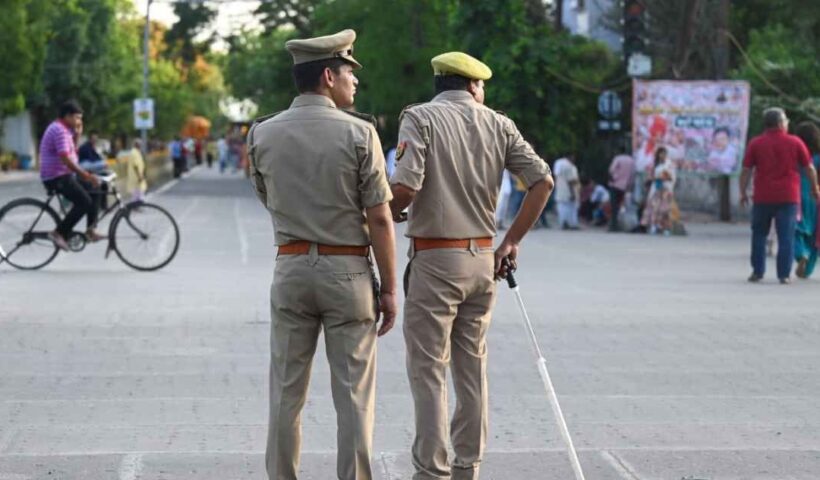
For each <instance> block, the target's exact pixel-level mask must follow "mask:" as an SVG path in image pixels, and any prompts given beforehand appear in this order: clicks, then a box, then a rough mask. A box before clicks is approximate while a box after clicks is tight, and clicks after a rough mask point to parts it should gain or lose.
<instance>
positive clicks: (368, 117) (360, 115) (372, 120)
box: [339, 108, 378, 127]
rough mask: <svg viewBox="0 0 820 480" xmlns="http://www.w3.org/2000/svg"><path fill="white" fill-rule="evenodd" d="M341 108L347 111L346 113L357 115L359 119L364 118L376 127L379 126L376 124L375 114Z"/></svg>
mask: <svg viewBox="0 0 820 480" xmlns="http://www.w3.org/2000/svg"><path fill="white" fill-rule="evenodd" d="M339 110H341V111H343V112H345V113H346V114H348V115H350V116H352V117H356V118H358V119H359V120H364V121H365V122H367V123H370V124H371V125H373V126H374V127H377V126H378V125H377V124H376V117H374V116H373V115H370V114H369V113H362V112H354V111H353V110H345V109H344V108H340V109H339Z"/></svg>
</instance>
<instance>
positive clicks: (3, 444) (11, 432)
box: [0, 428, 17, 455]
mask: <svg viewBox="0 0 820 480" xmlns="http://www.w3.org/2000/svg"><path fill="white" fill-rule="evenodd" d="M16 434H17V429H16V428H9V429H8V430H6V433H4V434H3V436H2V437H0V455H2V453H3V452H5V451H6V450H7V449H8V448H9V446H10V445H11V440H12V439H13V438H14V436H15V435H16Z"/></svg>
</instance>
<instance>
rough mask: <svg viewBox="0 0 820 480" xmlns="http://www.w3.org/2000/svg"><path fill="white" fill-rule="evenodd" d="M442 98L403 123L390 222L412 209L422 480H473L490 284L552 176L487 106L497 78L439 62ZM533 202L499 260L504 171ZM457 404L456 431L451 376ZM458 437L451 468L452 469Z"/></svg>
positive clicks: (514, 250) (415, 388) (411, 316)
mask: <svg viewBox="0 0 820 480" xmlns="http://www.w3.org/2000/svg"><path fill="white" fill-rule="evenodd" d="M432 66H433V71H434V74H435V87H436V92H437V94H436V96H435V97H434V98H433V99H432V100H431V101H430V102H427V103H424V104H420V105H415V106H410V107H407V108H406V109H405V110H404V112H403V113H402V115H401V118H400V127H399V139H398V140H399V147H398V148H399V150H398V153H397V154H396V160H397V165H396V173H395V174H394V175H393V177H392V178H391V180H390V182H391V185H392V189H393V195H394V199H393V201H392V202H391V204H390V207H391V210H392V211H393V217H394V219H396V220H397V221H402V220H403V219H404V218H405V216H404V215H403V213H402V212H403V210H404V209H405V208H406V207H407V206H410V210H409V216H408V217H407V220H408V225H407V236H408V237H410V239H411V242H410V245H411V247H410V263H409V265H408V267H407V268H408V270H407V272H406V273H405V294H406V298H405V304H404V339H405V344H406V347H407V374H408V377H409V380H410V389H411V391H412V394H413V401H414V405H415V419H416V434H415V439H414V441H413V447H412V459H413V465H414V467H415V475H414V476H413V478H414V479H416V480H421V479H443V478H452V479H454V480H463V479H477V478H478V472H479V466H480V463H481V460H482V458H483V454H484V446H485V442H486V436H487V427H488V420H487V378H486V371H487V342H486V333H487V329H488V328H489V325H490V319H491V310H492V307H493V304H494V302H495V281H494V277H495V276H496V275H498V276H501V277H503V276H506V271H507V267H506V265H504V266H502V261H501V260H502V259H504V258H509V259H510V260H511V261H512V262H513V263H514V262H515V258H516V256H517V254H518V245H519V243H520V242H521V239H522V238H523V237H524V235H525V234H526V233H527V231H528V230H529V229H530V228H531V227H532V225H533V224H534V223H535V220H536V219H537V218H538V215H539V214H540V213H541V211H542V209H543V208H544V204H545V203H546V201H547V197H548V196H549V194H550V192H551V190H552V179H551V177H550V174H549V167H548V166H547V164H546V162H544V161H543V160H542V159H541V158H539V157H538V155H536V154H535V152H534V151H533V149H532V147H531V146H530V145H529V144H528V143H527V142H526V141H525V140H524V138H523V137H522V136H521V133H520V132H519V131H518V128H517V127H516V126H515V123H513V121H512V120H510V119H509V118H507V117H506V116H504V115H503V114H500V113H497V112H495V111H493V110H491V109H489V108H487V107H485V106H484V105H483V103H484V81H485V80H488V79H489V78H490V76H491V75H492V72H491V71H490V69H489V67H487V66H486V65H485V64H483V63H481V62H480V61H478V60H476V59H475V58H473V57H471V56H469V55H467V54H464V53H461V52H449V53H445V54H442V55H439V56H437V57H435V58H433V59H432ZM505 168H507V169H508V170H510V172H511V173H512V174H514V175H516V176H517V177H518V178H520V179H521V180H522V181H523V182H524V183H525V184H526V186H527V188H528V190H529V191H528V193H527V195H526V198H525V199H524V202H523V205H522V207H521V210H520V212H519V213H518V215H517V217H516V219H515V220H514V221H513V223H512V225H511V226H510V228H509V230H508V231H507V235H506V236H505V237H504V240H503V241H502V242H501V245H500V246H499V247H498V249H497V250H495V253H493V236H494V235H495V233H496V222H495V208H496V203H497V199H498V191H499V186H500V184H501V181H502V178H503V170H504V169H505ZM448 366H450V367H451V370H452V375H453V383H454V386H455V393H456V398H457V402H458V406H457V407H456V410H455V414H454V416H453V419H452V423H451V428H450V429H448V422H447V416H448V407H447V393H446V389H447V386H446V369H447V367H448ZM448 433H450V436H451V440H452V447H453V451H454V452H455V458H454V460H453V462H452V467H451V463H450V461H449V460H448V458H447V457H448V453H447V452H448V448H447V444H448V439H447V435H448Z"/></svg>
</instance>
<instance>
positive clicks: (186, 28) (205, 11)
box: [165, 2, 216, 65]
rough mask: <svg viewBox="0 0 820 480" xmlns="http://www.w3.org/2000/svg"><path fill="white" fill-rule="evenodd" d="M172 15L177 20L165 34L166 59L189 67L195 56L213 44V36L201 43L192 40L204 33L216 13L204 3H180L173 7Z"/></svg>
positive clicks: (205, 51)
mask: <svg viewBox="0 0 820 480" xmlns="http://www.w3.org/2000/svg"><path fill="white" fill-rule="evenodd" d="M174 14H175V15H176V16H177V17H178V18H179V21H177V22H176V23H175V24H174V25H173V26H172V27H171V29H170V30H168V31H167V32H165V43H167V44H168V47H169V48H168V49H167V50H166V52H165V54H166V56H167V58H169V59H173V60H178V61H180V62H181V63H182V64H185V65H190V64H192V63H194V62H195V61H196V58H197V56H200V55H204V54H205V53H207V52H208V50H209V49H210V46H211V43H213V40H214V36H213V34H212V35H211V36H210V37H208V38H207V39H205V40H204V41H201V42H196V41H195V40H194V39H195V37H196V36H197V35H199V34H201V33H203V32H205V31H206V30H207V29H208V27H210V26H211V23H212V22H213V20H214V17H215V16H216V11H215V10H213V9H212V8H211V7H210V6H209V5H207V4H205V3H196V4H191V3H185V2H180V3H176V4H175V5H174Z"/></svg>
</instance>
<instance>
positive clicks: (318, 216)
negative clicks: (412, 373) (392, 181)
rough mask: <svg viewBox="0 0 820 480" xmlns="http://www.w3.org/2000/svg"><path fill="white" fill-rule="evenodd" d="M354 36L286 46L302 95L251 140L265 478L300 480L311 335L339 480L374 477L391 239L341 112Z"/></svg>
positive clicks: (366, 156) (372, 141)
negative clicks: (260, 269)
mask: <svg viewBox="0 0 820 480" xmlns="http://www.w3.org/2000/svg"><path fill="white" fill-rule="evenodd" d="M355 38H356V33H355V32H354V31H353V30H345V31H342V32H339V33H337V34H335V35H329V36H325V37H318V38H311V39H307V40H290V41H289V42H287V44H286V48H287V49H288V51H289V52H290V53H291V55H292V56H293V63H294V67H293V77H294V81H295V83H296V87H297V90H298V91H299V93H300V94H299V96H297V97H296V98H295V99H294V100H293V103H291V105H290V108H289V109H288V110H286V111H284V112H281V113H278V114H275V115H273V116H270V117H268V118H266V119H263V120H261V121H258V122H257V123H256V124H255V125H254V126H253V127H252V128H251V130H250V132H249V133H248V144H249V149H250V150H249V154H250V159H251V173H252V175H251V178H252V181H253V184H254V187H255V188H256V193H257V195H258V197H259V199H260V200H261V201H262V203H263V204H264V205H265V207H267V209H268V210H269V211H270V213H271V217H272V219H273V227H274V234H275V242H276V245H277V248H278V251H277V256H276V267H275V270H274V278H273V285H272V288H271V321H272V326H271V367H270V424H269V431H268V447H267V454H266V457H265V461H266V464H267V471H268V476H269V477H270V478H271V479H273V480H295V479H296V478H297V477H296V472H297V470H298V466H299V448H300V434H301V432H300V431H301V428H300V412H301V410H302V407H303V406H304V404H305V397H306V394H307V388H308V380H309V378H310V368H311V363H312V361H313V355H314V352H315V350H316V342H317V340H318V337H319V332H320V330H321V331H323V332H324V337H325V346H326V350H327V360H328V363H329V364H330V372H331V388H332V392H333V403H334V406H335V407H336V415H337V424H338V459H337V476H338V478H339V479H342V480H369V479H371V478H372V472H371V465H370V458H371V451H372V434H373V422H374V406H375V405H374V403H375V378H376V336H377V334H378V335H383V334H385V333H387V331H388V330H390V328H391V327H392V326H393V322H394V320H395V316H396V298H395V285H396V273H395V245H394V243H395V236H394V232H393V222H392V219H391V214H390V209H389V206H388V202H389V201H390V199H391V198H392V195H391V193H390V187H389V185H388V183H387V176H386V173H385V162H384V156H383V154H382V147H381V144H380V142H379V137H378V135H377V133H376V129H375V128H374V126H373V124H372V123H371V121H370V120H371V119H372V117H368V116H366V115H361V114H357V113H355V112H349V111H346V110H343V109H344V108H348V107H351V106H352V105H353V96H354V94H355V93H356V85H357V84H358V80H357V79H356V77H355V76H354V75H353V70H354V69H356V68H360V67H361V65H359V63H358V62H357V61H356V60H355V59H354V58H353V55H352V53H353V41H354V40H355ZM371 245H372V246H373V251H374V254H375V258H376V262H377V264H378V268H379V274H380V277H381V282H382V287H381V291H380V296H378V293H379V292H374V286H375V285H376V283H375V282H374V278H373V277H372V269H371V266H370V264H369V258H370V257H369V250H370V246H371ZM379 311H380V312H379ZM379 313H381V315H382V316H383V317H382V324H381V328H379V329H378V332H377V326H376V323H377V321H378V315H379ZM328 477H330V476H329V475H328Z"/></svg>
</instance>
